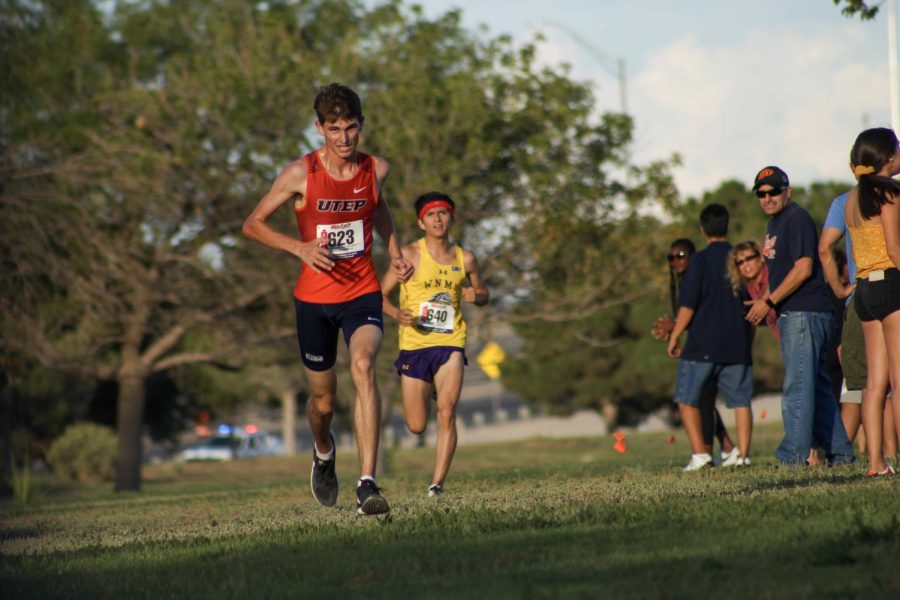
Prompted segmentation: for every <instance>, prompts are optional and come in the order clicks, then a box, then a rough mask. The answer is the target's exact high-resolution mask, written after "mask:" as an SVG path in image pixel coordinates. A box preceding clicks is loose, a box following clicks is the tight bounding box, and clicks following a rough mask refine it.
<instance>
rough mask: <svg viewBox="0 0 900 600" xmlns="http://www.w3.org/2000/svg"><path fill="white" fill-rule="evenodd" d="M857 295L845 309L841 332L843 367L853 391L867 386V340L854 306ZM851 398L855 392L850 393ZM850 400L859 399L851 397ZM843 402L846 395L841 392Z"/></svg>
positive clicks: (850, 388) (849, 386)
mask: <svg viewBox="0 0 900 600" xmlns="http://www.w3.org/2000/svg"><path fill="white" fill-rule="evenodd" d="M855 302H856V296H855V295H854V297H853V300H851V301H850V304H849V305H848V306H847V310H845V311H844V328H843V331H842V333H841V369H842V370H843V372H844V379H845V381H846V385H847V389H848V390H849V391H851V392H854V391H858V390H861V389H863V388H864V387H866V340H865V338H864V337H863V329H862V323H861V322H860V320H859V315H858V314H857V313H856V308H855V307H854V306H853V305H854V303H855ZM850 396H851V398H852V397H853V394H850ZM849 401H850V402H858V400H853V399H849ZM841 402H846V400H844V395H843V394H841Z"/></svg>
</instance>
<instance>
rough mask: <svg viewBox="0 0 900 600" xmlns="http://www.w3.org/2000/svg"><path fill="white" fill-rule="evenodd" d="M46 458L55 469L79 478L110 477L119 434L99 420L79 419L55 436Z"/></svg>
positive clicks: (99, 479) (69, 476) (78, 479)
mask: <svg viewBox="0 0 900 600" xmlns="http://www.w3.org/2000/svg"><path fill="white" fill-rule="evenodd" d="M47 462H49V463H50V466H51V467H52V468H53V470H54V471H56V473H58V474H59V475H61V476H62V477H65V478H67V479H74V480H76V481H92V482H97V481H109V480H112V478H113V476H114V475H115V465H116V434H115V432H114V431H113V430H112V429H111V428H109V427H105V426H103V425H97V424H96V423H76V424H75V425H70V426H69V427H67V428H66V430H65V431H64V432H63V434H62V435H61V436H59V437H58V438H56V440H54V442H53V445H52V446H50V452H48V453H47Z"/></svg>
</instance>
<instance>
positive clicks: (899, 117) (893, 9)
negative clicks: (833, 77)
mask: <svg viewBox="0 0 900 600" xmlns="http://www.w3.org/2000/svg"><path fill="white" fill-rule="evenodd" d="M887 22H888V53H889V56H888V74H889V76H890V78H891V79H890V89H891V128H892V129H893V130H894V131H900V75H898V73H897V1H896V0H888V19H887Z"/></svg>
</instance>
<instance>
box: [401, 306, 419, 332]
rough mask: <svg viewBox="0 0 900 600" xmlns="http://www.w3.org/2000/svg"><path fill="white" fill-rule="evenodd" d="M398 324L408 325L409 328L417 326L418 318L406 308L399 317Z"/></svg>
mask: <svg viewBox="0 0 900 600" xmlns="http://www.w3.org/2000/svg"><path fill="white" fill-rule="evenodd" d="M397 322H398V323H400V324H401V325H408V326H410V327H412V326H413V325H415V324H416V316H415V315H414V314H413V312H412V311H411V310H409V309H408V308H404V309H403V310H401V311H400V313H399V314H398V315H397Z"/></svg>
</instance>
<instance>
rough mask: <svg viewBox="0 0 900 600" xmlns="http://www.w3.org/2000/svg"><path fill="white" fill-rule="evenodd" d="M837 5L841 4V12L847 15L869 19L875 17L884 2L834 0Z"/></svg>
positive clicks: (862, 19)
mask: <svg viewBox="0 0 900 600" xmlns="http://www.w3.org/2000/svg"><path fill="white" fill-rule="evenodd" d="M833 1H834V4H835V6H841V14H842V15H844V16H845V17H850V18H853V17H856V16H858V17H859V18H860V20H861V21H868V20H871V19H874V18H875V15H877V14H878V9H880V8H881V5H882V2H878V3H877V4H872V3H871V2H867V1H866V0H833Z"/></svg>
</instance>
